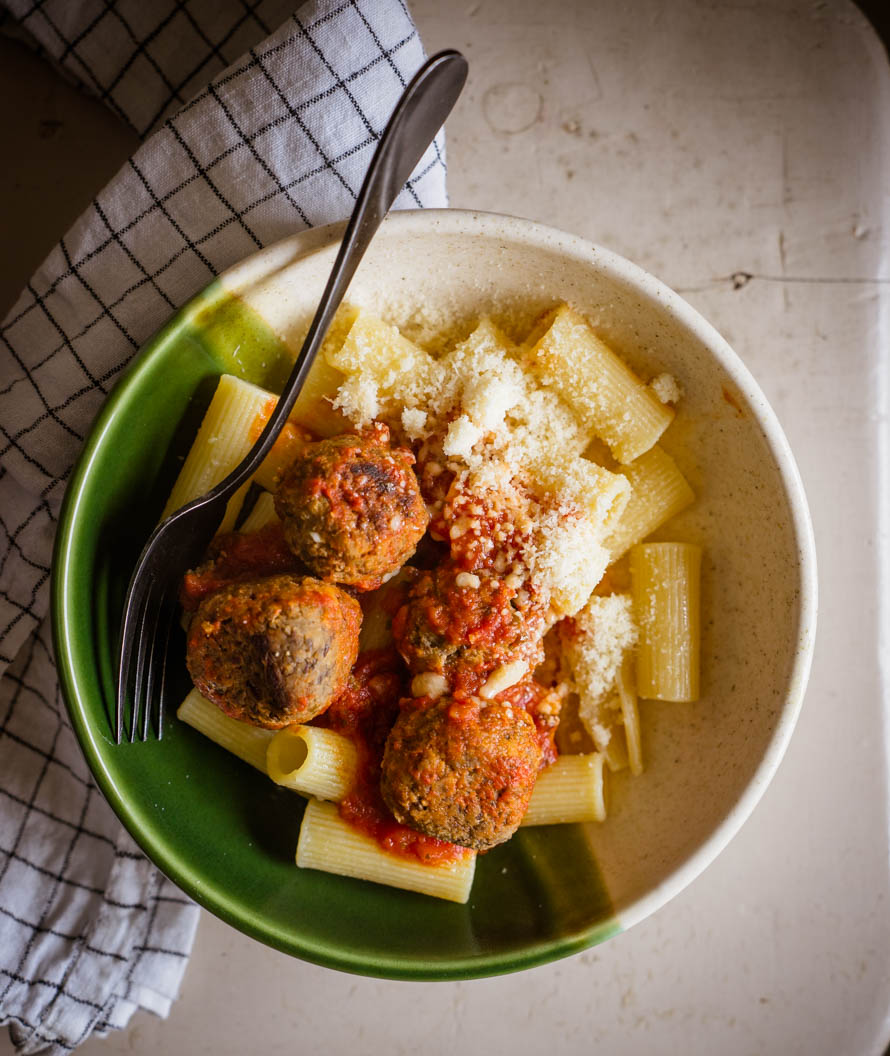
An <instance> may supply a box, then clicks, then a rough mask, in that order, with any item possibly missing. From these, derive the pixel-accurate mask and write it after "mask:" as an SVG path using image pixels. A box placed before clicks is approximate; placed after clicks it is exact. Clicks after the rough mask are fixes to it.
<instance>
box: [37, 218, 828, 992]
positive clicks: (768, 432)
mask: <svg viewBox="0 0 890 1056" xmlns="http://www.w3.org/2000/svg"><path fill="white" fill-rule="evenodd" d="M344 227H345V224H344V223H343V222H337V223H333V224H326V225H323V226H320V227H316V228H310V229H307V230H305V231H301V232H297V233H296V234H293V235H289V236H287V237H285V238H283V239H281V240H279V241H278V242H275V243H272V244H270V245H269V246H267V247H265V248H264V249H262V250H259V251H257V252H256V253H253V254H251V255H250V256H248V257H246V258H245V259H244V260H242V261H239V262H238V263H236V264H234V265H232V266H231V267H229V268H227V269H225V270H224V271H223V272H221V273H220V275H218V276H217V277H216V278H215V279H214V280H212V282H211V283H210V284H208V286H211V285H215V284H217V283H222V285H223V287H224V288H226V289H231V288H232V287H233V286H235V285H237V284H238V282H239V281H242V282H243V281H244V279H245V277H246V276H251V275H252V276H253V280H252V281H255V280H256V278H260V279H261V278H262V277H264V276H266V277H268V276H270V275H271V274H272V273H274V271H276V270H277V269H278V268H279V267H281V266H283V265H290V264H296V263H297V262H298V261H302V260H305V259H307V258H309V257H311V256H313V255H315V254H316V253H320V252H324V251H326V250H331V249H332V247H334V246H335V245H336V243H337V242H338V241H339V236H340V234H341V233H342V231H343V230H344ZM382 230H383V231H384V232H385V233H388V234H389V235H390V237H393V238H398V237H400V236H407V235H412V234H424V235H429V236H433V237H435V235H437V234H442V233H444V234H448V235H473V236H477V237H478V236H483V237H488V238H492V237H493V238H496V239H499V240H502V241H505V242H513V243H520V244H522V245H524V246H527V247H529V248H535V249H539V250H545V251H548V252H554V251H556V252H558V253H559V254H561V255H564V256H567V257H570V258H573V259H574V261H575V262H576V263H578V264H581V265H586V266H587V267H592V268H595V269H597V270H600V271H604V272H605V273H606V274H607V275H608V276H610V277H612V278H615V279H617V280H618V281H619V282H621V283H624V284H627V285H629V286H631V287H634V288H636V289H639V290H640V291H641V293H643V294H644V295H646V296H648V297H649V298H651V299H653V300H655V301H657V302H658V303H659V305H660V308H661V310H663V311H665V312H666V313H667V314H668V315H669V316H672V317H673V318H674V319H675V320H676V321H677V322H678V323H679V324H680V325H681V326H682V327H684V328H686V329H687V330H688V331H689V332H690V333H691V334H692V335H693V336H694V337H695V338H697V339H698V340H699V341H700V342H701V343H702V344H703V345H704V346H706V347H707V349H708V351H709V354H710V355H712V356H714V358H715V359H716V360H717V362H718V364H719V365H720V366H721V367H722V368H723V369H724V371H725V372H726V373H727V375H728V376H729V377H730V378H731V379H732V381H733V382H734V383H735V385H736V386H737V387H738V388H739V390H740V391H741V392H743V393H744V395H745V398H746V401H747V403H748V405H749V407H750V409H751V411H752V414H753V416H754V418H755V420H756V424H757V425H758V427H759V428H760V430H761V431H762V433H763V436H764V439H765V441H766V444H767V447H768V449H769V451H770V455H771V457H772V459H773V461H774V464H775V467H776V469H777V471H778V474H779V478H780V482H781V486H782V488H783V490H784V492H785V495H786V498H787V501H788V505H789V511H790V515H791V530H792V534H793V537H794V540H795V544H796V549H797V555H798V565H797V567H798V575H799V585H800V590H799V595H798V606H797V618H798V626H797V636H796V641H795V645H794V654H795V655H794V659H793V661H792V664H791V668H790V671H789V675H788V681H787V691H786V693H785V696H784V702H783V705H782V707H781V709H780V711H779V713H778V716H777V719H776V724H775V728H774V731H773V735H772V737H771V738H770V741H769V742H768V745H767V748H766V751H765V752H764V753H763V756H762V757H761V759H760V761H759V763H758V764H757V766H756V768H755V770H754V772H753V774H752V776H751V778H750V779H749V781H748V783H747V785H746V786H745V787H744V789H743V790H742V792H741V794H740V795H739V797H738V799H737V800H736V801H735V803H734V804H733V805H732V808H731V809H730V811H729V812H728V813H727V815H726V816H725V817H724V819H723V820H722V821H721V822H720V823H719V824H718V825H717V826H716V827H715V828H714V829H713V831H712V832H711V833H710V835H709V836H708V837H707V838H706V839H705V840H704V841H703V842H702V843H701V844H700V845H699V846H698V847H697V848H696V849H695V850H694V851H693V852H692V853H691V854H689V855H688V856H687V857H685V858H684V859H683V860H682V861H681V862H680V863H679V864H678V865H677V866H676V867H675V868H674V869H673V870H672V871H671V872H670V873H669V874H668V875H667V876H665V878H664V879H663V880H662V881H661V882H659V883H658V884H657V885H656V886H655V887H653V888H651V889H650V890H649V891H647V892H646V893H644V894H643V895H641V896H640V897H638V898H636V899H634V900H633V901H632V902H630V903H628V904H627V905H625V906H623V907H622V908H621V910H620V913H616V914H615V916H614V917H613V918H612V923H613V924H614V925H616V926H615V927H614V928H612V929H610V930H607V931H606V934H602V932H603V922H602V921H600V922H597V923H595V924H594V925H588V926H586V927H584V928H582V929H580V930H579V931H577V932H575V933H572V934H568V935H564V936H561V937H560V938H558V939H548V940H539V941H537V942H535V943H532V944H530V945H528V946H525V947H523V948H521V949H520V950H513V951H509V952H501V953H488V954H479V955H475V956H473V957H472V958H471V959H468V958H455V959H453V960H451V961H445V962H443V961H440V960H439V959H432V960H430V961H429V962H426V961H422V960H418V959H412V960H411V961H410V962H408V963H407V964H405V963H403V962H401V961H400V960H399V958H398V957H395V956H394V955H388V956H386V957H380V956H379V955H374V959H373V963H372V960H371V959H370V958H368V957H367V956H365V957H361V956H356V955H353V954H351V953H350V952H349V951H348V950H338V951H337V952H336V953H332V952H331V949H330V948H329V947H327V946H326V947H324V948H323V949H322V948H316V946H315V944H307V945H304V946H303V947H301V948H300V949H299V950H297V949H295V948H293V947H292V946H291V944H290V943H284V944H282V943H281V942H276V941H275V935H274V933H273V932H271V930H269V929H266V930H264V929H263V927H262V926H261V924H260V923H259V922H257V921H256V920H255V918H253V917H252V916H249V917H247V918H245V916H244V915H243V914H238V913H237V912H236V911H235V910H234V909H233V907H231V906H230V905H228V904H226V902H225V900H224V899H220V898H218V897H216V896H215V895H214V893H213V892H208V891H205V890H203V889H202V887H201V885H200V883H195V882H194V881H193V880H192V879H191V878H190V877H189V876H188V875H187V874H186V873H184V872H183V871H182V870H181V869H180V868H179V866H178V865H177V864H176V862H175V861H173V860H172V859H171V857H170V856H169V855H168V854H167V853H166V849H165V848H163V847H157V846H155V845H154V844H153V843H152V842H151V841H150V840H148V839H146V838H145V837H143V836H142V835H141V834H140V832H139V827H138V825H137V824H135V822H134V819H133V818H132V816H131V814H130V812H129V809H128V806H127V801H126V799H125V797H124V796H123V795H122V793H121V790H120V789H118V788H117V786H116V784H115V782H114V780H113V778H112V777H111V775H110V774H109V772H108V771H107V770H106V769H105V767H104V766H103V762H102V757H101V753H100V752H99V750H98V745H97V742H96V739H95V735H94V731H93V730H92V729H91V726H90V723H89V722H88V721H87V717H86V712H85V710H84V707H83V705H82V702H81V696H82V695H81V690H80V685H79V678H78V674H77V671H76V669H75V666H74V664H73V663H72V661H71V650H70V645H69V642H70V638H69V631H70V625H69V621H68V620H67V619H66V615H67V613H68V611H69V610H70V606H71V600H70V594H71V589H72V573H73V568H72V559H73V554H74V551H75V550H76V544H75V539H74V535H75V532H74V528H75V525H76V523H77V521H78V516H79V514H80V508H81V503H82V499H83V491H84V488H85V485H86V482H87V480H88V478H89V475H90V469H91V466H92V463H93V461H94V460H95V458H96V457H97V454H98V451H99V449H100V448H101V444H102V441H103V438H104V434H105V432H106V431H107V430H108V428H109V427H110V426H111V425H112V423H113V420H114V418H115V413H116V409H117V407H118V404H120V403H121V402H122V401H123V399H124V397H125V396H126V394H127V392H128V391H129V389H130V387H131V386H134V385H136V384H137V383H138V381H139V379H140V377H141V376H142V373H143V372H144V371H145V370H146V369H148V368H149V367H150V364H151V360H152V355H153V352H154V351H155V349H156V348H158V347H160V346H162V345H163V343H164V342H165V341H166V340H168V339H170V338H171V337H172V336H174V335H175V333H176V331H177V329H178V327H179V326H180V325H181V324H182V322H183V320H184V319H186V318H187V317H188V315H189V314H190V312H191V311H192V310H193V308H194V306H195V305H196V303H198V302H200V301H201V299H202V298H203V297H205V296H206V291H207V288H208V287H206V286H205V287H204V289H203V290H201V291H198V293H197V294H195V295H194V296H192V297H190V298H189V299H188V300H187V301H186V302H185V303H184V304H183V305H182V306H181V307H179V308H178V309H177V310H176V311H175V312H173V313H172V315H171V317H170V318H169V319H168V320H167V321H166V322H165V323H164V325H163V326H162V327H161V328H160V329H159V330H158V331H157V332H156V333H155V334H154V335H153V336H152V337H150V338H149V339H148V340H147V341H146V342H145V343H144V344H143V345H142V347H141V348H140V350H139V351H138V352H137V353H136V355H135V356H134V357H133V359H132V360H131V362H130V363H129V364H128V365H127V367H126V368H125V370H124V371H123V373H122V375H121V377H120V378H119V379H118V381H117V382H116V384H115V385H114V387H113V388H112V390H111V392H110V393H109V395H108V397H107V398H106V400H105V403H104V404H103V406H102V408H101V410H100V412H99V414H98V416H97V417H96V419H95V421H94V422H93V424H92V426H91V427H90V431H89V433H88V435H87V439H86V442H85V444H84V447H83V449H82V451H81V454H80V456H79V458H78V460H77V462H76V464H75V466H74V469H73V471H72V474H71V477H70V480H69V483H68V486H67V488H66V493H65V497H64V500H63V503H62V507H61V510H60V515H59V525H58V530H57V533H56V538H55V543H54V552H53V561H52V575H51V621H52V632H53V641H54V648H55V654H56V664H57V670H58V675H59V683H60V687H61V690H62V695H63V699H64V700H65V704H66V708H67V711H68V714H69V717H70V720H71V723H72V726H73V728H74V732H75V734H76V736H77V740H78V743H79V744H80V747H81V750H82V751H83V752H84V755H85V757H86V760H87V763H88V765H89V767H90V770H91V772H92V774H93V776H94V777H95V779H96V782H97V784H98V785H99V787H100V789H101V791H102V792H103V794H104V796H105V798H106V799H107V800H108V802H109V803H110V805H111V807H112V809H113V810H114V811H115V813H116V814H117V816H118V818H119V820H120V821H121V822H122V824H123V825H124V828H125V829H126V830H127V831H128V832H129V833H130V835H131V836H132V837H133V839H134V840H135V841H136V843H137V844H138V845H139V846H140V848H141V849H142V850H143V852H144V853H145V854H146V856H147V857H148V858H149V860H150V861H152V862H153V863H154V864H155V865H156V866H157V867H158V868H159V869H160V870H161V871H162V872H163V873H164V874H165V875H166V876H168V877H169V878H170V879H171V880H172V881H173V882H174V883H176V884H177V885H178V886H179V887H180V888H182V889H183V890H184V891H185V892H186V893H187V894H188V895H189V896H190V897H191V898H193V899H194V900H195V901H196V902H198V903H199V904H200V905H202V906H203V907H204V908H206V909H208V910H209V911H210V912H212V913H214V914H215V915H216V916H219V917H220V918H221V919H223V920H225V921H226V922H227V923H229V924H232V925H233V926H234V927H236V928H238V929H239V930H241V931H243V932H245V933H246V934H248V935H250V936H251V937H253V938H255V939H257V940H259V941H261V942H263V943H265V944H267V945H271V946H273V947H275V948H277V949H280V950H282V951H283V952H285V953H289V954H291V955H292V956H298V957H300V958H302V959H305V960H308V961H312V962H314V963H317V964H321V965H325V966H327V967H332V968H337V969H341V970H345V971H349V972H353V973H356V974H366V975H373V976H376V977H378V978H380V977H385V978H405V979H445V978H448V979H469V978H475V977H479V976H484V975H493V974H501V973H506V972H510V971H516V970H520V969H525V968H529V967H533V966H535V965H538V964H543V963H546V962H549V961H552V960H556V959H558V958H560V957H564V956H567V955H569V954H572V953H576V952H579V951H580V950H583V949H585V948H588V947H589V946H591V945H594V944H595V943H596V942H598V941H601V939H603V938H605V937H607V936H608V935H611V934H614V933H616V932H619V931H624V930H627V929H628V928H629V927H632V926H633V925H634V924H637V923H639V922H640V921H642V920H643V919H645V918H646V917H648V916H650V915H651V914H652V913H654V912H655V911H656V910H658V909H659V908H661V907H662V906H663V905H665V904H666V903H667V902H668V901H670V899H672V898H673V897H674V896H675V895H677V894H679V892H680V891H682V890H683V889H684V888H686V887H687V886H689V884H690V883H691V882H692V881H693V880H694V879H696V877H698V876H699V875H700V874H701V873H702V872H703V870H704V869H705V868H706V867H707V866H708V865H709V864H710V863H711V862H712V861H713V860H714V859H715V858H716V857H717V855H718V854H719V853H720V852H721V851H722V850H723V848H724V847H725V846H726V845H727V844H728V843H729V842H730V840H731V839H732V838H733V837H734V836H735V835H736V833H737V832H738V831H739V829H740V828H741V826H742V824H743V823H744V822H745V820H746V819H747V818H748V817H749V816H750V815H751V813H752V812H753V810H754V808H755V807H756V806H757V804H758V802H759V801H760V799H761V797H762V795H763V793H764V792H765V790H766V788H767V786H768V784H769V782H770V780H771V779H772V777H773V775H774V774H775V772H776V770H777V768H778V766H779V764H780V762H781V760H782V758H783V756H784V754H785V751H786V749H787V747H788V743H789V741H790V738H791V735H792V733H793V730H794V727H795V725H796V722H797V719H798V716H799V714H800V710H801V706H802V701H803V696H804V691H805V688H806V684H807V680H808V677H809V672H810V668H811V663H812V656H813V649H814V643H815V631H816V617H817V607H818V594H817V571H816V547H815V538H814V533H813V526H812V521H811V518H810V513H809V508H808V505H807V501H806V496H805V493H804V489H803V483H802V480H801V476H800V472H799V470H798V467H797V464H796V462H795V459H794V456H793V454H792V452H791V448H790V445H789V443H788V440H787V438H786V436H785V434H784V431H783V430H782V427H781V425H780V424H779V421H778V418H777V416H776V414H775V412H774V411H773V409H772V407H771V406H770V404H769V402H768V400H767V399H766V396H765V395H764V393H763V391H762V390H761V388H760V386H759V385H758V383H757V382H756V380H755V379H754V377H753V375H752V374H751V372H750V371H749V370H748V368H747V367H746V366H745V364H744V363H743V361H742V360H741V358H740V357H739V356H738V354H737V353H736V352H735V351H734V350H733V349H732V348H731V347H730V345H729V344H728V342H727V341H726V340H725V339H724V338H723V337H722V336H721V335H720V334H719V332H718V331H717V330H716V329H715V327H714V326H713V325H712V324H710V323H709V322H708V321H707V320H706V319H705V318H704V317H703V316H702V315H701V314H700V313H699V312H698V311H697V309H695V308H693V307H692V305H690V304H689V303H688V302H687V301H685V300H684V299H683V298H682V297H681V296H680V295H679V294H677V293H675V292H674V291H673V290H672V289H671V288H670V287H669V286H667V285H666V284H665V283H664V282H663V281H661V280H660V279H657V278H656V277H655V276H653V275H651V274H650V273H649V272H647V271H645V270H644V269H643V268H642V267H640V266H639V265H637V264H634V263H633V262H632V261H630V260H628V259H627V258H625V257H623V256H621V255H620V254H618V253H616V252H614V251H612V250H609V249H606V248H605V247H603V246H600V245H598V244H596V243H593V242H590V241H588V240H586V239H583V238H581V237H580V236H578V235H574V234H571V233H568V232H565V231H562V230H560V229H558V228H555V227H551V226H549V225H546V224H542V223H539V222H537V221H533V220H527V219H523V218H520V217H514V216H508V215H504V214H500V213H493V212H484V211H479V210H464V209H422V210H400V211H398V212H394V213H391V214H390V215H389V216H388V217H387V218H386V220H385V221H384V224H383V229H382Z"/></svg>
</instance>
